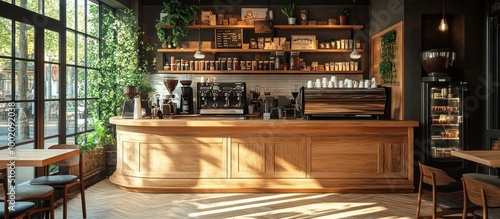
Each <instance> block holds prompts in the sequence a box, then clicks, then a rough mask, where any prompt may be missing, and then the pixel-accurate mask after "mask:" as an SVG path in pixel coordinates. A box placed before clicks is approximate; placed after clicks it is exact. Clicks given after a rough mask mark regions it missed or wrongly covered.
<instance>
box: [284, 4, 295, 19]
mask: <svg viewBox="0 0 500 219" xmlns="http://www.w3.org/2000/svg"><path fill="white" fill-rule="evenodd" d="M294 10H295V4H294V3H292V4H291V5H289V6H287V7H285V8H282V9H281V12H283V14H284V15H285V16H286V17H288V18H291V17H293V11H294Z"/></svg>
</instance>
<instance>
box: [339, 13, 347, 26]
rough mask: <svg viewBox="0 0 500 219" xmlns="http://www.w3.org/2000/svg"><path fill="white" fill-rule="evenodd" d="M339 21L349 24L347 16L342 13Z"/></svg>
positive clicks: (342, 23)
mask: <svg viewBox="0 0 500 219" xmlns="http://www.w3.org/2000/svg"><path fill="white" fill-rule="evenodd" d="M339 23H340V25H346V24H347V16H345V15H340V16H339Z"/></svg>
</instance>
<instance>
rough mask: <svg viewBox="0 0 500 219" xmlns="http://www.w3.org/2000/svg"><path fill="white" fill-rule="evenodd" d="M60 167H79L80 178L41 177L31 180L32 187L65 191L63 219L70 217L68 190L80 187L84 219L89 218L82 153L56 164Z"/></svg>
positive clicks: (68, 146) (55, 147)
mask: <svg viewBox="0 0 500 219" xmlns="http://www.w3.org/2000/svg"><path fill="white" fill-rule="evenodd" d="M50 149H78V150H80V147H79V146H78V145H67V144H59V145H53V146H50V147H49V150H50ZM54 164H55V165H58V166H75V165H78V171H79V176H75V175H52V176H41V177H37V178H35V179H33V180H31V185H49V186H52V187H54V189H62V190H63V218H64V219H66V218H67V216H68V189H69V188H71V187H73V186H75V185H80V194H81V199H82V213H83V218H87V211H86V207H85V184H84V182H83V163H82V153H81V151H80V153H79V154H78V155H75V156H73V157H70V158H67V159H65V160H62V161H59V162H56V163H54Z"/></svg>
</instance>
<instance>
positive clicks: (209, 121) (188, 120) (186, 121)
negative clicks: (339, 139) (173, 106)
mask: <svg viewBox="0 0 500 219" xmlns="http://www.w3.org/2000/svg"><path fill="white" fill-rule="evenodd" d="M109 120H110V123H112V124H115V125H121V126H150V127H151V126H160V127H179V126H191V127H211V126H215V127H232V126H238V127H255V126H263V125H264V126H267V125H286V126H295V127H307V126H310V125H314V126H317V125H322V126H364V127H417V126H418V125H419V123H418V121H413V120H304V119H285V120H284V119H281V120H262V119H245V120H243V119H235V118H231V117H199V116H198V117H196V116H175V117H174V119H122V118H121V116H115V117H111V118H110V119H109Z"/></svg>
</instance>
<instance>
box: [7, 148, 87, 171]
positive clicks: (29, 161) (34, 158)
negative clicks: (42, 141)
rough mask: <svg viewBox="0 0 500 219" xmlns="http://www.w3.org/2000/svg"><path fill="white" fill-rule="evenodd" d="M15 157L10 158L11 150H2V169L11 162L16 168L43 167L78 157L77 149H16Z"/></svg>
mask: <svg viewBox="0 0 500 219" xmlns="http://www.w3.org/2000/svg"><path fill="white" fill-rule="evenodd" d="M15 153H16V155H15V157H17V158H11V157H10V156H9V150H8V149H5V150H0V168H3V167H7V164H9V163H10V162H11V161H15V164H16V166H33V167H43V166H46V165H49V164H51V163H54V162H57V161H60V160H64V159H66V158H70V157H72V156H74V155H77V154H78V153H79V151H78V150H77V149H15Z"/></svg>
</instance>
